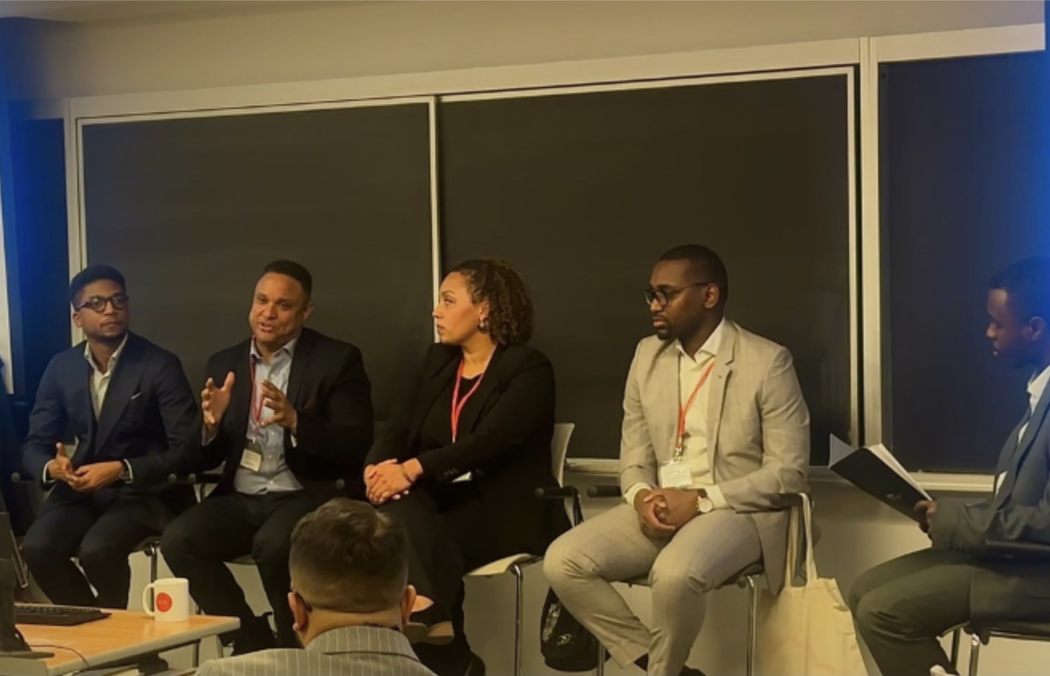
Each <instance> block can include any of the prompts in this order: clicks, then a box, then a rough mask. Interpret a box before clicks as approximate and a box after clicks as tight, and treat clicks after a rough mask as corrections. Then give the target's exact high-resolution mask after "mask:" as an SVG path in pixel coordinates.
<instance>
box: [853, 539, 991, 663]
mask: <svg viewBox="0 0 1050 676" xmlns="http://www.w3.org/2000/svg"><path fill="white" fill-rule="evenodd" d="M974 570H975V567H974V565H973V560H972V559H971V558H970V557H968V556H966V555H965V554H960V553H957V552H952V551H948V550H943V549H923V550H920V551H917V552H912V553H911V554H907V555H905V556H901V557H899V558H896V559H892V560H890V561H887V562H886V563H883V564H881V565H878V566H875V567H874V568H872V569H871V570H869V571H867V572H866V573H864V574H863V575H861V576H860V577H859V578H857V581H856V582H855V583H854V584H853V588H852V589H851V590H850V595H849V606H850V610H852V611H853V617H854V618H855V619H856V621H857V628H858V629H859V631H860V635H861V637H862V638H863V639H864V642H865V643H866V644H867V646H868V650H870V651H871V656H872V657H874V658H875V663H876V664H878V665H879V671H881V672H882V673H883V674H885V675H887V676H927V675H928V674H929V673H930V668H931V667H933V666H934V665H940V666H942V667H944V668H945V669H946V670H948V669H949V664H948V662H949V659H948V655H946V654H945V652H944V649H943V648H942V647H941V644H940V641H939V640H938V637H939V636H940V635H941V634H943V633H945V632H946V631H948V630H949V629H952V628H954V627H957V626H959V625H961V624H963V623H965V622H966V621H967V620H969V619H970V586H971V582H972V580H973V575H974Z"/></svg>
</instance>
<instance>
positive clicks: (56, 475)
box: [47, 442, 76, 486]
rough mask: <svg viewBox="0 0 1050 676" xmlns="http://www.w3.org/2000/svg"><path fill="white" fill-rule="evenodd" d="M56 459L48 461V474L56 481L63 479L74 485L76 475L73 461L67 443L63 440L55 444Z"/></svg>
mask: <svg viewBox="0 0 1050 676" xmlns="http://www.w3.org/2000/svg"><path fill="white" fill-rule="evenodd" d="M55 450H56V452H55V459H54V460H52V461H50V462H48V463H47V474H48V475H49V476H50V477H51V478H52V479H53V480H55V481H63V482H65V483H67V484H69V485H71V486H72V485H73V483H74V482H75V481H76V477H74V476H73V461H72V460H70V459H69V454H68V453H67V452H66V445H65V444H63V443H62V442H58V443H57V444H55Z"/></svg>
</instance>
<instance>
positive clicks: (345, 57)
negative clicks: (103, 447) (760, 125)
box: [36, 0, 1043, 98]
mask: <svg viewBox="0 0 1050 676" xmlns="http://www.w3.org/2000/svg"><path fill="white" fill-rule="evenodd" d="M321 5H322V6H320V7H318V6H317V5H316V4H315V3H311V5H310V7H308V8H306V9H299V10H296V9H294V8H292V9H289V8H288V7H287V6H286V5H285V4H284V3H282V4H279V5H276V6H275V8H274V9H273V10H272V11H265V10H262V11H260V10H258V9H255V10H253V11H250V12H243V13H236V14H228V13H223V14H220V15H217V16H202V17H199V18H187V17H185V16H181V15H180V16H178V17H174V18H171V19H169V20H167V21H156V22H124V23H99V24H78V25H69V26H66V27H64V28H61V29H57V30H53V31H49V33H48V34H47V36H46V37H45V38H44V40H43V42H42V44H41V52H40V56H39V58H40V59H41V60H42V64H41V65H42V72H41V80H40V82H38V83H37V85H38V86H39V87H40V91H38V92H36V95H37V96H39V97H41V98H60V97H71V96H93V95H103V94H119V93H135V92H146V91H165V90H174V89H197V88H206V87H217V86H229V85H245V84H261V83H273V82H291V81H302V80H316V79H328V78H344V77H355V76H362V75H384V74H392V73H412V72H423V71H435V70H449V69H459V68H477V67H485V66H502V65H513V64H526V63H545V62H556V61H566V60H578V59H595V58H606V57H617V56H631V55H641V54H664V53H671V52H679V51H694V50H703V49H715V48H725V47H742V46H751V45H768V44H783V43H789V42H804V41H812V40H825V39H835V38H845V37H870V36H879V35H889V34H897V33H918V32H929V31H943V30H959V29H965V28H977V27H989V26H1003V25H1018V24H1025V23H1039V22H1041V21H1042V15H1043V3H1041V2H1031V1H1028V2H1017V1H1007V0H994V1H979V0H973V1H967V0H963V1H932V2H931V1H922V2H890V1H887V0H874V1H872V0H868V1H856V2H854V1H849V0H837V1H834V2H786V1H783V0H781V1H773V2H739V1H731V2H650V1H647V2H373V3H338V2H332V3H321Z"/></svg>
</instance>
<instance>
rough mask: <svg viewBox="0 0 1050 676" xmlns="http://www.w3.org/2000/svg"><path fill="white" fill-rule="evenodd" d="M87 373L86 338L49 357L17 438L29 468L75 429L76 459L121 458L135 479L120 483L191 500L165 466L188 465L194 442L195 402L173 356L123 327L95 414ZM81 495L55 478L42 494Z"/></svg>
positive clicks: (39, 465) (176, 505) (168, 498)
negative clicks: (24, 432) (25, 429)
mask: <svg viewBox="0 0 1050 676" xmlns="http://www.w3.org/2000/svg"><path fill="white" fill-rule="evenodd" d="M91 373H92V370H91V365H90V364H89V363H88V362H87V360H86V359H85V358H84V343H80V344H79V345H77V346H76V347H72V348H70V349H68V350H65V351H64V352H60V353H59V354H57V355H55V357H54V358H53V359H52V360H51V363H49V364H48V366H47V369H46V370H45V371H44V376H43V378H42V379H41V381H40V387H39V389H38V390H37V396H36V404H34V406H33V412H32V413H31V414H30V416H29V434H28V436H27V437H26V440H25V443H24V444H23V446H22V464H23V466H24V467H25V470H26V472H27V473H28V474H29V476H30V477H32V478H33V480H35V481H40V480H41V479H42V477H43V473H44V467H45V466H46V465H47V463H48V462H49V461H50V460H53V459H54V458H55V444H57V443H58V442H60V441H61V442H66V441H69V440H70V438H71V437H75V438H76V441H77V453H76V455H75V456H74V457H73V466H74V467H80V466H82V465H86V464H89V463H95V462H105V461H110V460H121V461H123V460H126V461H127V462H128V464H129V465H131V471H132V476H133V479H134V482H133V483H132V485H131V486H125V487H124V490H130V491H133V492H141V491H149V492H151V493H156V494H157V495H158V496H160V497H162V500H163V502H165V504H166V505H167V506H168V507H169V508H170V509H172V510H174V511H181V510H182V509H185V508H186V507H188V506H189V505H191V504H193V503H194V502H195V501H196V500H195V498H194V495H193V489H192V488H191V487H190V486H171V485H169V484H168V476H169V475H170V474H176V475H181V474H185V473H187V472H189V471H190V468H191V467H192V463H193V459H194V457H195V454H196V451H197V447H198V446H199V445H200V444H199V437H197V436H195V432H196V430H195V426H194V420H195V418H196V416H197V403H196V401H195V400H194V398H193V391H192V390H191V389H190V384H189V381H187V380H186V374H185V373H183V370H182V364H181V363H180V362H179V358H178V357H176V356H175V355H174V354H172V353H170V352H168V351H167V350H164V349H162V348H160V347H158V346H156V345H154V344H153V343H151V342H149V341H148V340H146V339H145V338H143V337H141V336H138V335H135V334H133V333H129V334H128V340H127V343H126V344H125V345H124V351H123V352H121V354H120V358H119V359H118V360H117V363H116V365H115V366H114V371H113V376H112V379H111V380H110V383H109V388H108V389H107V390H106V398H105V399H104V400H103V402H102V408H101V411H100V413H99V416H98V420H96V419H95V411H94V408H93V407H92V405H91ZM81 497H82V494H80V493H77V492H76V491H74V490H73V489H72V488H70V487H69V486H67V485H66V484H64V483H61V482H58V483H57V484H56V486H55V489H54V491H52V493H51V495H50V496H49V498H48V501H49V502H53V501H58V502H61V501H70V500H74V499H80V498H81ZM45 507H46V505H45Z"/></svg>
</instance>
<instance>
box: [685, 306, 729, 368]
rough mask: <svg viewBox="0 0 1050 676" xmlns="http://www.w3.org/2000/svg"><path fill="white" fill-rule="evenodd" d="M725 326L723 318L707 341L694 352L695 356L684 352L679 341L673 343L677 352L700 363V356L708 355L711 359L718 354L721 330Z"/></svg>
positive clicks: (720, 343) (720, 344) (723, 332)
mask: <svg viewBox="0 0 1050 676" xmlns="http://www.w3.org/2000/svg"><path fill="white" fill-rule="evenodd" d="M725 324H726V320H725V317H723V318H722V320H721V321H720V322H718V326H716V327H715V330H714V331H712V332H711V335H710V336H708V337H707V340H705V341H704V344H703V345H701V346H700V349H699V350H697V351H696V354H688V353H687V352H686V351H685V348H684V347H683V346H682V341H680V340H678V341H675V347H677V348H678V352H679V353H680V354H683V355H685V356H686V357H689V358H690V359H692V360H694V361H700V355H701V354H709V355H711V356H712V357H714V356H716V355H717V354H718V348H720V347H721V346H722V336H723V335H724V334H725V331H724V330H723V328H724V327H725Z"/></svg>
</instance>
